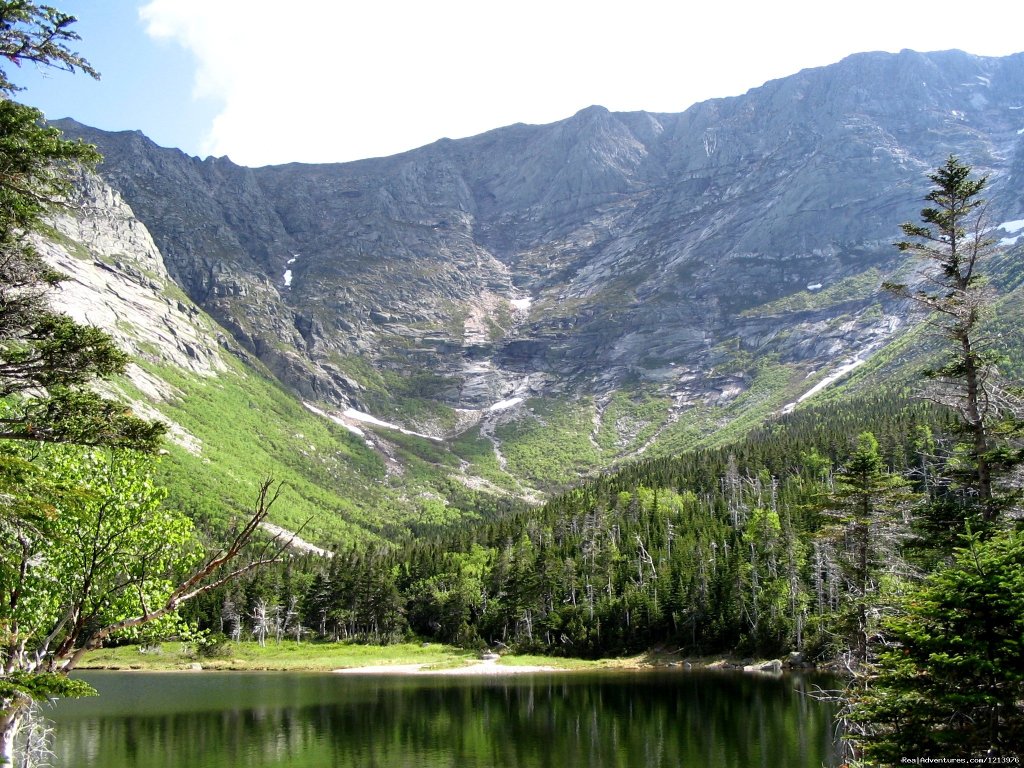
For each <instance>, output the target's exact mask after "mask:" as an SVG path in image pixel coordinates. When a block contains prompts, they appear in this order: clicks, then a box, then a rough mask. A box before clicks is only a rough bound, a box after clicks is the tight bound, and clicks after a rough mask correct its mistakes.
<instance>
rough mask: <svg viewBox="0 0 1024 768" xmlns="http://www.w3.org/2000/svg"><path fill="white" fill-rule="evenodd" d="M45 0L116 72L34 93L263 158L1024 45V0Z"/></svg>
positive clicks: (661, 102) (52, 81)
mask: <svg viewBox="0 0 1024 768" xmlns="http://www.w3.org/2000/svg"><path fill="white" fill-rule="evenodd" d="M47 2H48V4H50V5H54V6H56V7H58V8H60V9H61V10H62V11H65V12H67V13H71V14H73V15H75V16H76V17H78V19H79V22H78V24H77V25H76V29H77V30H78V32H79V34H80V35H81V38H82V39H81V40H80V41H78V42H76V43H75V45H74V49H75V50H77V51H78V52H79V53H81V54H82V55H83V56H85V58H86V59H87V60H89V62H90V63H91V64H92V65H93V66H94V67H95V68H96V69H98V70H99V71H100V73H101V74H102V78H101V80H100V81H98V82H95V81H92V80H90V79H89V78H88V77H86V76H85V75H81V74H78V75H69V74H67V73H63V72H54V71H41V70H39V69H37V68H35V67H34V66H31V65H26V66H22V67H21V68H20V69H16V70H15V71H13V72H9V74H10V75H11V76H12V79H13V80H14V82H16V83H17V84H19V85H21V86H23V87H24V88H25V90H24V91H22V92H21V93H20V94H19V97H18V98H19V99H20V100H22V101H24V102H26V103H29V104H32V105H33V106H37V107H39V108H40V109H42V110H43V112H44V113H45V114H46V116H47V117H49V118H51V119H54V118H59V117H73V118H75V119H76V120H79V121H80V122H83V123H87V124H89V125H93V126H95V127H98V128H103V129H107V130H141V131H142V132H143V133H145V134H146V135H147V136H149V137H150V138H151V139H153V140H154V141H155V142H156V143H158V144H160V145H162V146H168V147H177V148H179V149H182V150H184V151H185V152H187V153H188V154H191V155H197V156H200V157H206V156H209V155H213V156H218V157H219V156H224V155H226V156H228V157H230V158H231V160H233V161H234V162H236V163H239V164H242V165H249V166H261V165H270V164H279V163H286V162H342V161H349V160H357V159H361V158H366V157H379V156H385V155H392V154H396V153H398V152H403V151H405V150H409V149H414V148H416V147H419V146H423V145H425V144H429V143H431V142H433V141H436V140H438V139H440V138H443V137H447V138H452V139H455V138H462V137H465V136H472V135H476V134H479V133H483V132H484V131H488V130H491V129H493V128H499V127H502V126H505V125H511V124H513V123H534V124H543V123H551V122H555V121H557V120H561V119H564V118H567V117H569V116H571V115H573V114H575V113H576V112H578V111H579V110H580V109H583V108H585V107H588V106H590V105H593V104H600V105H601V106H604V107H607V108H608V109H611V110H613V111H632V110H647V111H651V112H682V111H683V110H685V109H686V108H687V107H689V106H690V105H692V104H694V103H697V102H700V101H704V100H706V99H710V98H717V97H726V96H737V95H740V94H742V93H745V92H746V91H748V90H750V89H751V88H756V87H758V86H760V85H762V84H763V83H765V82H766V81H768V80H772V79H775V78H779V77H785V76H787V75H791V74H794V73H796V72H798V71H799V70H801V69H805V68H808V67H818V66H824V65H827V64H832V63H835V62H837V61H839V60H840V59H842V58H844V57H845V56H847V55H849V54H852V53H857V52H862V51H879V50H881V51H892V52H896V51H899V50H901V49H903V48H910V49H913V50H917V51H936V50H948V49H951V48H959V49H961V50H965V51H967V52H969V53H974V54H977V55H982V56H1005V55H1008V54H1011V53H1017V52H1021V51H1024V3H1019V2H1005V0H975V2H972V3H970V4H969V6H968V5H966V4H964V2H963V0H955V2H951V1H949V0H926V1H921V0H884V2H883V1H881V0H859V2H857V3H852V2H829V1H828V0H813V1H805V0H776V1H775V2H764V1H763V0H759V1H750V0H743V1H742V2H739V1H737V0H717V2H701V0H691V1H690V2H682V1H681V0H675V2H672V1H671V0H628V2H627V0H619V2H605V0H588V1H587V2H578V1H577V0H516V1H515V2H508V0H430V1H429V2H428V1H424V0H361V1H360V2H354V1H353V0H292V1H291V2H289V3H282V2H280V0H276V1H275V2H269V1H268V0H47ZM951 19H952V20H954V21H953V22H952V23H951ZM6 68H7V69H8V70H11V69H13V67H11V66H10V65H6Z"/></svg>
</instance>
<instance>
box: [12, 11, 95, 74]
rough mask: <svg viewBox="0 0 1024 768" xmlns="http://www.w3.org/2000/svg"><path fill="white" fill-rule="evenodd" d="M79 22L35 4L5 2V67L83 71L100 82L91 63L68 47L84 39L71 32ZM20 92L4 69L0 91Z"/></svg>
mask: <svg viewBox="0 0 1024 768" xmlns="http://www.w3.org/2000/svg"><path fill="white" fill-rule="evenodd" d="M76 21H77V19H75V17H74V16H70V15H68V14H66V13H62V12H61V11H59V10H57V9H56V8H51V7H49V6H45V5H37V4H36V3H34V2H31V0H3V2H0V29H2V30H3V34H2V35H0V57H2V59H3V60H4V63H5V64H8V63H10V64H14V65H15V66H19V67H20V66H21V64H22V62H32V63H34V64H41V65H43V66H47V67H53V68H55V69H60V70H63V71H65V72H74V71H76V70H81V71H82V72H85V73H86V74H88V75H91V76H92V77H95V78H97V79H98V78H99V74H98V73H97V72H96V70H95V69H93V68H92V67H91V66H90V65H89V62H87V61H86V60H85V59H83V58H82V57H81V56H79V55H78V54H77V53H75V52H74V51H72V50H70V49H69V48H68V43H72V42H74V41H75V40H78V39H80V38H79V36H78V33H77V32H75V31H74V30H73V29H72V28H71V27H72V26H73V25H74V23H75V22H76ZM16 90H19V88H18V87H17V86H16V85H15V84H14V83H12V82H11V81H10V80H9V79H8V77H7V73H6V71H5V70H4V68H3V67H2V66H0V91H3V92H4V93H7V94H10V93H12V92H13V91H16Z"/></svg>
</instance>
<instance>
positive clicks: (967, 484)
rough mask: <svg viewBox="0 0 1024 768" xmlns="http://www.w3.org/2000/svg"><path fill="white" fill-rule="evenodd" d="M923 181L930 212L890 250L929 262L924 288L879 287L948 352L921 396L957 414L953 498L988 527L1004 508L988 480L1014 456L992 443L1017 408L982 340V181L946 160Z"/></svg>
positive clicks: (986, 246) (985, 312) (986, 244)
mask: <svg viewBox="0 0 1024 768" xmlns="http://www.w3.org/2000/svg"><path fill="white" fill-rule="evenodd" d="M929 178H930V179H931V181H932V182H933V183H934V184H935V188H934V189H932V191H931V192H929V193H928V195H927V196H926V197H925V199H926V200H927V201H928V202H930V203H932V205H931V206H928V207H926V208H924V209H922V211H921V222H922V223H920V224H914V223H911V222H908V223H906V224H903V225H902V227H901V228H902V230H903V234H904V235H905V236H906V237H907V238H910V239H907V240H901V241H899V242H898V243H896V246H897V248H899V249H900V251H903V252H906V253H910V254H911V255H913V256H916V257H918V258H922V259H925V260H927V261H929V262H931V263H932V265H933V268H932V269H931V270H930V271H929V272H928V274H927V275H926V278H925V283H924V285H925V287H919V288H914V289H911V288H910V287H908V286H907V285H904V284H896V283H886V285H885V287H886V288H887V289H888V290H889V291H891V292H892V293H894V294H895V295H897V296H900V297H904V298H909V299H911V300H913V301H914V302H916V303H918V304H919V305H921V306H922V307H924V308H926V309H927V310H929V311H930V312H931V313H932V315H933V316H934V318H935V319H934V320H933V326H934V327H935V328H936V329H937V330H938V334H939V336H940V338H942V339H943V340H944V341H945V343H946V344H947V345H948V347H949V358H948V359H947V360H946V362H945V363H943V364H942V365H940V366H939V367H937V368H934V369H931V370H928V371H926V372H925V375H926V377H927V378H928V379H929V380H930V382H931V385H930V386H929V387H928V388H927V389H926V391H925V394H926V397H928V398H930V399H932V400H934V401H936V402H938V403H940V404H942V405H945V406H947V407H949V408H951V409H953V410H954V411H955V412H956V413H957V414H958V418H959V420H960V426H961V428H962V430H963V432H964V434H965V435H966V437H967V441H966V443H965V446H964V451H963V452H964V454H965V457H964V459H965V460H964V461H963V462H962V464H963V467H962V468H961V469H960V470H959V471H957V472H956V477H955V479H956V480H957V481H959V483H960V484H961V485H962V486H963V493H962V494H961V498H962V500H963V503H964V505H965V506H966V510H965V511H966V512H967V513H968V515H970V514H972V513H975V512H976V513H977V515H978V516H980V518H981V520H982V521H983V522H985V523H991V522H993V521H994V520H995V519H996V518H997V517H998V516H999V513H1000V511H1001V510H1002V509H1004V508H1005V507H1006V505H1007V503H1008V497H1007V496H1006V495H1005V494H1000V492H999V489H998V488H997V487H996V484H995V474H996V473H997V471H998V470H999V469H1000V468H1001V467H1005V465H1006V464H1007V463H1008V462H1009V463H1013V462H1014V461H1019V459H1020V456H1019V455H1015V454H1013V453H1012V452H1009V453H1008V452H1007V451H1006V450H1005V449H1004V448H1003V447H1001V446H999V445H997V441H996V439H995V435H996V433H997V432H998V431H1000V428H999V426H998V425H999V422H1000V421H1001V420H1002V419H1003V418H1004V417H1005V416H1006V414H1007V413H1008V411H1011V410H1012V409H1013V408H1012V407H1013V406H1015V405H1017V403H1016V402H1015V401H1014V398H1013V397H1012V396H1011V395H1010V393H1009V391H1008V390H1007V388H1006V387H1005V386H1003V385H1001V383H1000V381H999V376H998V371H997V369H996V363H997V362H998V359H999V355H998V353H997V351H996V350H995V349H994V348H993V347H992V345H991V343H990V342H989V340H988V339H987V338H986V337H985V334H984V322H985V320H986V319H987V317H988V316H989V314H990V311H991V307H992V298H993V294H992V291H991V290H990V288H989V286H988V285H987V282H986V280H985V277H984V275H983V273H982V264H983V262H984V261H985V259H986V257H987V256H989V255H990V254H991V252H992V248H993V245H994V243H995V241H994V240H992V239H991V238H989V237H987V236H986V221H985V216H984V212H985V201H984V199H983V198H982V197H981V192H982V191H983V190H984V189H985V187H986V185H987V181H988V179H987V177H984V176H983V177H981V178H973V177H972V176H971V168H970V166H968V165H965V164H963V163H961V162H960V161H959V160H958V159H957V158H956V157H954V156H952V155H951V156H950V157H949V158H948V159H947V160H946V163H945V165H943V166H942V167H940V168H938V169H936V171H935V172H934V173H933V174H931V175H930V176H929Z"/></svg>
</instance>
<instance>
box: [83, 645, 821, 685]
mask: <svg viewBox="0 0 1024 768" xmlns="http://www.w3.org/2000/svg"><path fill="white" fill-rule="evenodd" d="M77 669H78V670H92V671H97V670H110V671H148V672H201V671H224V672H227V671H231V672H245V671H249V672H266V671H281V672H321V673H331V674H341V675H393V676H401V675H407V676H435V677H436V676H481V677H486V676H506V675H522V674H544V673H556V672H557V673H562V672H576V671H579V672H586V671H593V672H600V671H610V672H614V671H620V672H644V671H679V672H685V671H691V670H692V671H722V672H745V673H750V674H761V675H779V674H782V673H783V672H784V671H790V670H793V671H812V670H813V668H811V667H810V665H802V664H800V665H798V664H792V663H789V662H788V661H782V660H780V659H767V660H758V661H755V660H753V659H750V658H744V659H737V658H735V657H730V656H723V655H716V656H703V657H697V656H681V655H679V654H677V653H671V652H664V651H656V650H652V651H648V652H646V653H641V654H637V655H634V656H628V657H618V658H604V659H597V660H588V659H576V658H568V657H560V656H533V655H523V656H515V655H511V654H508V655H505V656H503V657H498V656H496V655H487V656H485V657H484V658H480V656H478V655H477V654H476V653H474V652H471V651H467V650H465V649H461V648H453V647H451V646H443V645H434V644H416V643H405V644H397V645H389V646H361V645H348V644H344V643H340V644H311V643H303V644H298V643H294V642H289V641H284V642H282V643H281V644H273V645H267V646H265V647H260V646H258V645H257V644H256V643H246V642H243V643H238V644H236V645H234V646H233V647H231V648H230V649H228V652H227V653H225V654H224V655H221V656H217V657H214V658H206V657H203V656H201V655H197V654H196V653H195V652H194V650H193V649H191V648H190V647H189V646H187V645H183V644H182V643H164V644H162V645H161V646H158V647H156V648H148V649H142V648H140V647H138V646H121V647H117V648H108V649H101V650H98V651H92V652H90V653H89V654H88V655H87V656H86V658H85V659H84V660H83V662H82V663H81V664H79V665H78V666H77Z"/></svg>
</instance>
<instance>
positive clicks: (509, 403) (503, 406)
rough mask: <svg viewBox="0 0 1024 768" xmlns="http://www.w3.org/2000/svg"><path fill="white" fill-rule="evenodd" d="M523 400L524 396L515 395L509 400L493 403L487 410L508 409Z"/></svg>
mask: <svg viewBox="0 0 1024 768" xmlns="http://www.w3.org/2000/svg"><path fill="white" fill-rule="evenodd" d="M521 402H523V398H521V397H513V398H510V399H508V400H499V401H498V402H496V403H495V404H494V405H492V406H491V407H490V408H488V409H487V410H488V411H505V410H508V409H509V408H514V407H515V406H517V405H519V404H520V403H521Z"/></svg>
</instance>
